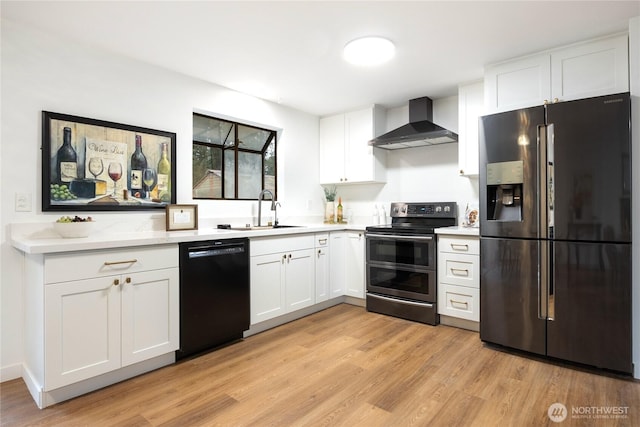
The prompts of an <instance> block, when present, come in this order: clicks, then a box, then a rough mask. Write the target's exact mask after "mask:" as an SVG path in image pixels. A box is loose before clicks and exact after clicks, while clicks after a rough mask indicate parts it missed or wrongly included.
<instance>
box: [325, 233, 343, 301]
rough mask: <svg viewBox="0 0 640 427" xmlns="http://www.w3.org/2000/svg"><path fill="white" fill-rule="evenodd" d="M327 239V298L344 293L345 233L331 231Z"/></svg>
mask: <svg viewBox="0 0 640 427" xmlns="http://www.w3.org/2000/svg"><path fill="white" fill-rule="evenodd" d="M329 241H330V245H331V248H330V252H329V285H330V287H329V298H335V297H340V296H342V295H344V293H345V288H346V273H347V271H346V266H347V261H346V259H345V255H346V251H347V245H346V241H347V233H346V232H343V231H336V232H331V234H330V236H329Z"/></svg>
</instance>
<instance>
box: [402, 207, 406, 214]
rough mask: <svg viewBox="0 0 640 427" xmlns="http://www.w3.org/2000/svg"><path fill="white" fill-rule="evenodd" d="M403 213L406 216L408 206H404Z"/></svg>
mask: <svg viewBox="0 0 640 427" xmlns="http://www.w3.org/2000/svg"><path fill="white" fill-rule="evenodd" d="M402 213H404V214H406V213H407V207H406V206H403V207H402Z"/></svg>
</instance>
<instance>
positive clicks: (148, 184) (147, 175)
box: [142, 168, 156, 200]
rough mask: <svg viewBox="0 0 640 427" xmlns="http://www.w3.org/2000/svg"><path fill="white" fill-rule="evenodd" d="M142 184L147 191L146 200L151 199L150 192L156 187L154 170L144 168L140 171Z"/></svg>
mask: <svg viewBox="0 0 640 427" xmlns="http://www.w3.org/2000/svg"><path fill="white" fill-rule="evenodd" d="M142 182H143V183H144V188H145V190H146V191H147V193H146V199H147V200H148V199H150V198H151V190H153V188H154V187H155V186H156V170H155V169H152V168H146V169H143V170H142Z"/></svg>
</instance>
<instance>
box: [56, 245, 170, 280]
mask: <svg viewBox="0 0 640 427" xmlns="http://www.w3.org/2000/svg"><path fill="white" fill-rule="evenodd" d="M178 265H179V261H178V245H161V246H145V247H134V248H126V249H104V250H95V251H88V252H70V253H61V254H51V255H46V256H45V257H44V283H45V284H46V283H59V282H68V281H70V280H79V279H87V278H90V277H104V276H112V275H118V274H123V273H135V272H138V271H149V270H158V269H162V268H171V267H178Z"/></svg>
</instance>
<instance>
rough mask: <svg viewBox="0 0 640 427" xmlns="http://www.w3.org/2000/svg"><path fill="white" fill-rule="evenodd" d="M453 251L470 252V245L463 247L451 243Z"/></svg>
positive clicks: (459, 244)
mask: <svg viewBox="0 0 640 427" xmlns="http://www.w3.org/2000/svg"><path fill="white" fill-rule="evenodd" d="M451 249H453V250H454V251H468V250H469V245H463V244H461V243H451Z"/></svg>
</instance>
